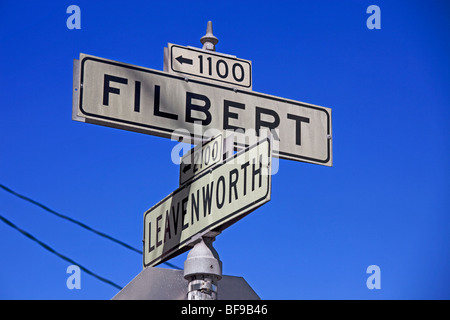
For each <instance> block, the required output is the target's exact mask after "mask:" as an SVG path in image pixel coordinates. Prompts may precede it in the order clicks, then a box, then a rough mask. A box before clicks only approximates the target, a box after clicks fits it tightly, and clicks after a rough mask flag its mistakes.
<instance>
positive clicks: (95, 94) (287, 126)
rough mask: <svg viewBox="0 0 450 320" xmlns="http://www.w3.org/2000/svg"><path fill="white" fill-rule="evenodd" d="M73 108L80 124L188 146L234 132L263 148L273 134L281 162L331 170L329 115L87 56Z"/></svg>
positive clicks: (79, 69)
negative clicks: (264, 134) (211, 134)
mask: <svg viewBox="0 0 450 320" xmlns="http://www.w3.org/2000/svg"><path fill="white" fill-rule="evenodd" d="M224 61H225V60H224ZM73 100H74V101H73V112H72V114H73V119H74V120H78V121H84V122H87V123H94V124H99V125H105V126H110V127H115V128H119V129H125V130H131V131H137V132H142V133H147V134H152V135H157V136H161V137H166V138H173V135H172V134H173V133H174V131H176V132H184V134H180V136H184V138H187V141H186V142H189V139H191V138H197V139H202V138H203V133H204V132H206V131H207V130H209V129H216V130H219V131H221V132H222V131H224V130H234V131H235V132H236V133H235V137H236V141H235V145H236V146H240V147H244V146H245V145H246V144H247V143H246V142H243V141H245V140H244V137H247V138H253V140H252V141H256V140H257V138H258V137H259V136H261V135H260V133H261V131H266V130H267V129H269V130H271V131H272V134H273V136H274V140H275V141H276V142H277V145H278V150H275V149H274V156H277V157H280V158H283V159H290V160H297V161H304V162H310V163H315V164H320V165H325V166H331V165H332V134H331V109H329V108H325V107H320V106H316V105H312V104H308V103H304V102H298V101H294V100H289V99H284V98H279V97H275V96H271V95H267V94H263V93H258V92H254V91H249V90H241V89H237V88H233V87H231V86H229V85H222V84H220V82H213V81H206V80H205V81H201V80H197V79H186V78H185V77H183V76H179V75H176V74H170V73H168V72H162V71H157V70H153V69H148V68H143V67H138V66H134V65H129V64H125V63H121V62H116V61H112V60H108V59H103V58H98V57H94V56H90V55H86V54H81V55H80V60H79V61H78V60H77V61H75V65H74V99H73ZM198 124H199V125H200V127H201V130H202V131H201V132H200V133H198V130H196V129H195V127H196V125H197V126H198Z"/></svg>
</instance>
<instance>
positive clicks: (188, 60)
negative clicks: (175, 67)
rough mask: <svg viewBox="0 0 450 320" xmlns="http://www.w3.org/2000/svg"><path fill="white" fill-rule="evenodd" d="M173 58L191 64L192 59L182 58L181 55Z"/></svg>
mask: <svg viewBox="0 0 450 320" xmlns="http://www.w3.org/2000/svg"><path fill="white" fill-rule="evenodd" d="M175 60H177V61H178V62H179V63H181V64H183V63H187V64H192V59H188V58H183V56H182V55H181V56H179V57H178V58H176V59H175Z"/></svg>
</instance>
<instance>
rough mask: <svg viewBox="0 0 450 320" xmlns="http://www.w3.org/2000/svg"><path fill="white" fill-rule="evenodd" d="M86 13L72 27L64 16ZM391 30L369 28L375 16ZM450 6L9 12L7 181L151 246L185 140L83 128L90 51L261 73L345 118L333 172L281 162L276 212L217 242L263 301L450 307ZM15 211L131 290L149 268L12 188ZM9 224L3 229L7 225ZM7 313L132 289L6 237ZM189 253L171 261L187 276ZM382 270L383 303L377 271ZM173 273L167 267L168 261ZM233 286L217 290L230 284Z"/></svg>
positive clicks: (287, 93)
mask: <svg viewBox="0 0 450 320" xmlns="http://www.w3.org/2000/svg"><path fill="white" fill-rule="evenodd" d="M71 4H76V5H78V6H79V7H80V9H81V29H80V30H69V29H68V28H67V27H66V20H67V18H68V17H69V14H67V13H66V9H67V7H68V6H69V5H71ZM372 4H375V5H378V6H379V7H380V9H381V29H379V30H377V29H373V30H370V29H368V28H367V26H366V20H367V19H368V18H369V16H370V15H369V14H367V13H366V9H367V7H368V6H369V5H372ZM449 9H450V7H449V5H448V3H446V2H445V1H381V0H377V1H362V0H360V1H356V0H355V1H350V0H348V1H324V0H320V1H95V2H94V1H73V2H72V1H70V2H69V1H58V2H56V1H2V2H1V4H0V24H1V25H0V43H1V50H0V97H1V102H0V110H1V116H0V136H1V138H0V184H2V185H4V186H7V187H9V188H10V189H12V190H14V191H16V192H18V193H20V194H23V195H26V196H27V197H30V198H32V199H34V200H36V201H39V202H40V203H43V204H45V205H46V206H48V207H50V208H52V209H53V210H55V211H57V212H60V213H62V214H65V215H67V216H70V217H72V218H74V219H76V220H79V221H82V222H84V223H85V224H87V225H89V226H91V227H93V228H95V229H98V230H101V231H103V232H105V233H107V234H110V235H112V236H114V237H116V238H118V239H120V240H122V241H124V242H126V243H129V244H130V245H132V246H134V247H136V248H141V247H142V234H143V214H144V212H145V211H146V210H147V209H149V208H151V207H152V206H153V205H155V204H156V203H157V202H158V201H160V200H161V199H163V198H164V197H165V196H167V195H168V194H169V193H171V192H172V191H173V190H175V188H177V187H178V175H179V171H178V166H176V165H175V164H173V163H172V162H171V158H170V154H171V150H172V148H173V147H174V146H175V145H176V142H173V141H171V140H170V139H165V138H160V137H155V136H150V135H144V134H140V133H133V132H128V131H124V130H119V129H112V128H106V127H102V126H97V125H91V124H85V123H81V122H76V121H73V120H72V119H71V112H72V92H71V91H72V62H73V59H77V58H78V57H79V54H80V53H86V54H91V55H95V56H99V57H103V58H107V59H111V60H116V61H120V62H125V63H130V64H135V65H138V66H143V67H148V68H152V69H156V70H162V68H163V48H164V47H165V46H167V43H169V42H170V43H174V44H179V45H183V46H188V45H189V46H195V47H201V44H200V41H199V39H200V38H201V37H202V36H203V35H204V34H205V29H206V23H207V21H208V20H212V21H213V26H214V34H215V35H216V36H217V37H218V39H219V43H218V45H217V46H216V49H217V51H218V52H222V53H227V54H232V55H236V56H237V57H239V58H243V59H248V60H251V61H252V67H253V74H252V77H253V90H254V91H257V92H261V93H266V94H271V95H275V96H279V97H283V98H288V99H293V100H297V101H302V102H307V103H312V104H316V105H321V106H324V107H329V108H331V109H332V112H333V113H332V114H333V118H332V125H333V167H331V168H329V167H324V166H319V165H313V164H307V163H302V162H294V161H287V160H281V161H280V168H279V172H278V173H277V174H276V175H274V176H273V179H272V198H271V201H270V202H268V203H267V204H265V205H264V206H262V207H261V208H259V209H257V210H256V211H254V212H252V213H251V214H250V215H248V216H247V217H245V218H244V219H242V220H241V221H239V222H238V223H236V224H234V225H233V226H231V227H229V228H228V229H227V230H225V231H224V232H223V233H222V234H221V235H219V236H218V237H217V239H216V241H215V243H214V246H215V248H216V250H217V251H218V253H219V255H220V258H221V260H222V262H223V273H224V274H227V275H235V276H242V277H244V278H245V279H246V280H247V282H248V283H249V284H250V285H251V286H252V287H253V289H254V290H255V291H256V292H257V293H258V294H259V295H260V297H261V298H263V299H449V298H450V289H449V288H448V283H450V276H449V270H450V238H449V230H450V228H449V227H450V218H449V214H450V200H449V194H450V174H449V172H450V170H449V163H450V130H449V128H450V123H449V120H450V91H449V88H450V60H449V56H450V44H449V41H448V40H449V31H448V30H450V23H449V21H448V10H449ZM0 215H2V216H3V217H5V218H7V219H8V220H10V221H12V222H13V223H14V224H16V225H17V226H18V227H20V228H22V229H23V230H26V231H27V232H29V233H31V234H32V235H34V236H35V237H36V238H38V239H39V240H41V241H42V242H44V243H46V244H48V245H50V246H51V247H52V248H54V249H55V250H56V251H58V252H60V253H62V254H64V255H66V256H68V257H70V258H71V259H73V260H75V261H76V262H78V263H79V264H80V265H83V266H85V267H86V268H88V269H90V270H92V271H93V272H95V273H97V274H99V275H101V276H103V277H105V278H107V279H110V280H111V281H113V282H115V283H117V284H119V285H120V286H125V285H126V284H127V283H128V282H129V281H131V280H132V279H133V278H134V277H135V276H136V275H137V274H138V273H139V272H140V271H141V270H142V257H141V256H140V255H139V254H136V253H135V252H132V251H130V250H127V249H125V248H123V247H121V246H119V245H117V244H115V243H112V242H110V241H108V240H106V239H103V238H100V237H99V236H97V235H95V234H92V233H90V232H88V231H86V230H84V229H82V228H79V227H78V226H76V225H74V224H71V223H69V222H68V221H65V220H61V219H59V218H57V217H55V216H53V215H51V214H49V213H48V212H46V211H44V210H42V209H41V208H39V207H36V206H34V205H32V204H31V203H29V202H26V201H23V200H21V199H19V198H17V197H14V196H13V195H12V194H10V193H8V192H5V191H4V190H0ZM0 222H1V221H0ZM0 257H1V258H0V265H1V266H0V283H1V286H0V299H110V298H112V297H113V296H114V295H115V294H116V293H117V291H118V290H117V289H116V288H114V287H112V286H110V285H108V284H106V283H104V282H101V281H99V280H98V279H96V278H94V277H92V276H90V275H88V274H86V273H83V272H82V273H81V289H79V290H77V289H73V290H69V289H68V288H67V286H66V280H67V278H68V276H69V274H67V273H66V269H67V267H68V266H69V265H70V263H68V262H66V261H64V260H62V259H60V258H58V257H57V256H55V255H53V254H51V253H50V252H48V251H46V250H44V249H43V248H42V247H41V246H39V245H38V244H36V243H35V242H33V241H31V240H30V239H28V238H26V237H24V236H23V235H22V234H20V233H19V232H17V231H16V230H14V229H13V228H11V227H10V226H7V225H6V224H4V223H0ZM185 259H186V253H185V254H182V255H180V256H178V257H176V258H173V259H172V260H171V261H170V262H171V263H173V264H175V265H177V266H180V267H181V266H183V263H184V260H185ZM370 265H377V266H379V267H380V270H381V289H373V290H369V289H368V288H367V286H366V280H367V278H368V277H369V274H367V273H366V269H367V267H368V266H370ZM161 267H167V266H165V265H161ZM219 290H220V283H219Z"/></svg>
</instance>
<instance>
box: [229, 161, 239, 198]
mask: <svg viewBox="0 0 450 320" xmlns="http://www.w3.org/2000/svg"><path fill="white" fill-rule="evenodd" d="M233 175H234V176H235V178H234V179H233ZM238 179H239V171H238V170H237V169H233V170H231V171H230V188H229V194H230V197H229V200H228V203H231V198H232V197H233V194H232V192H231V189H232V188H234V198H235V200H237V199H238V193H237V188H236V184H237V181H238Z"/></svg>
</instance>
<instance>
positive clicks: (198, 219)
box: [143, 138, 272, 267]
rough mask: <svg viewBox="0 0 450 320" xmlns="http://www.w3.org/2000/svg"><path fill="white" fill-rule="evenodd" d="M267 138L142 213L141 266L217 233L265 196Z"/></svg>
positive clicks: (267, 192) (267, 184)
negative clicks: (142, 244)
mask: <svg viewBox="0 0 450 320" xmlns="http://www.w3.org/2000/svg"><path fill="white" fill-rule="evenodd" d="M271 155H272V145H271V139H270V138H265V139H262V140H260V141H259V142H258V143H256V144H255V145H253V146H250V147H248V148H246V149H244V150H241V151H240V152H238V153H236V154H235V155H233V156H231V157H230V158H228V159H227V160H225V161H224V162H222V163H219V164H217V165H216V166H214V167H212V168H211V169H209V170H205V171H204V172H203V173H200V174H199V175H198V176H196V177H194V179H193V180H190V181H188V182H187V183H186V184H185V185H183V186H181V187H180V188H178V189H177V190H175V191H174V192H172V193H171V194H170V195H168V196H167V197H166V198H164V199H163V200H161V201H160V202H159V203H158V204H156V205H155V206H154V207H152V208H151V209H150V210H148V211H147V212H145V214H144V248H143V249H144V250H143V251H144V256H143V262H144V267H148V266H155V265H157V264H159V263H161V262H163V261H165V260H167V259H170V258H171V257H173V256H175V255H177V254H179V253H180V252H183V251H184V250H186V249H188V247H187V245H189V244H190V243H191V242H192V240H194V237H195V236H196V235H199V234H204V233H206V232H207V231H222V230H223V229H225V228H226V227H228V226H229V225H231V224H232V223H234V222H236V221H237V220H239V219H241V218H242V217H244V216H245V215H247V214H248V213H250V212H251V211H253V210H255V209H256V208H257V207H259V206H261V205H262V204H264V203H266V202H267V201H269V200H270V194H271Z"/></svg>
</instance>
